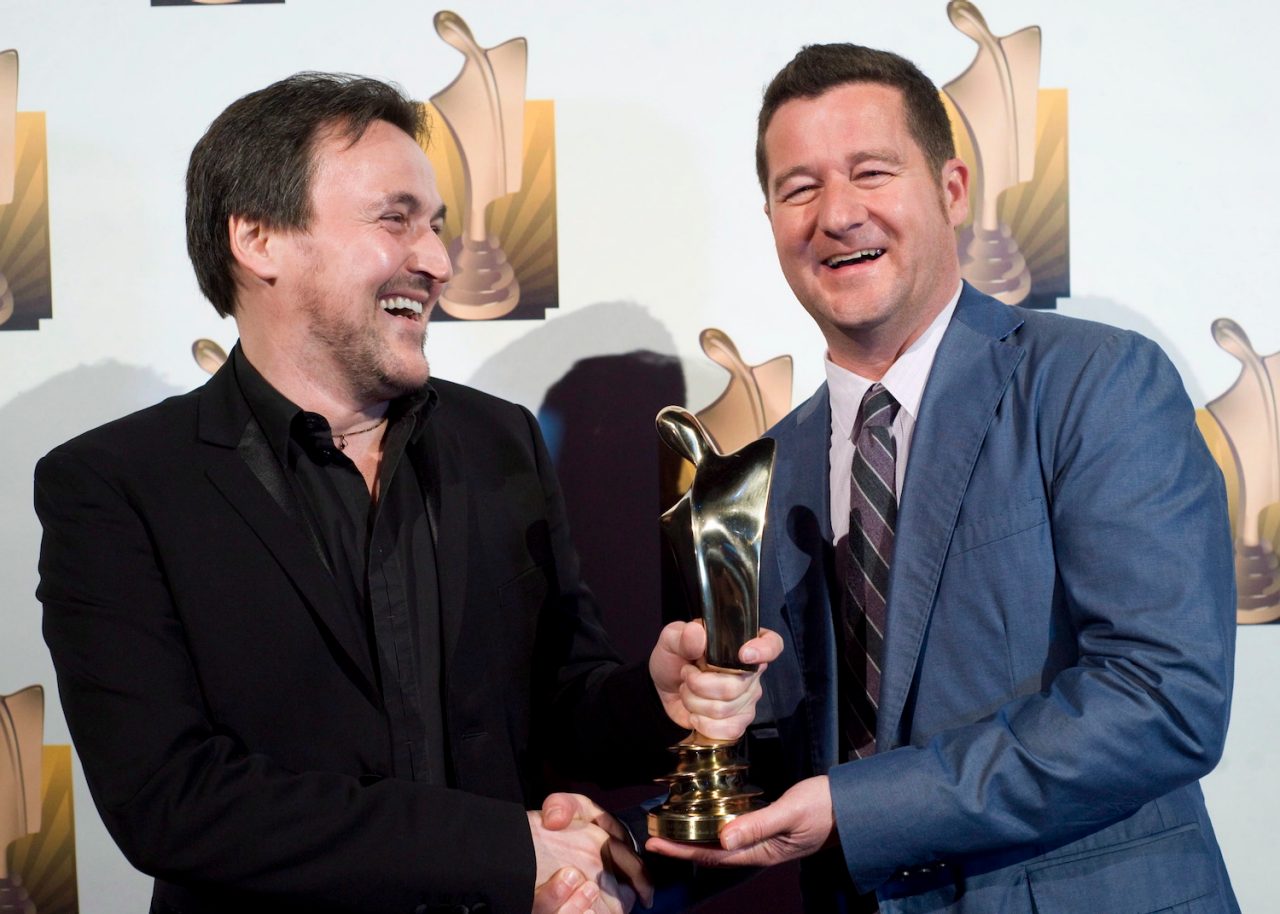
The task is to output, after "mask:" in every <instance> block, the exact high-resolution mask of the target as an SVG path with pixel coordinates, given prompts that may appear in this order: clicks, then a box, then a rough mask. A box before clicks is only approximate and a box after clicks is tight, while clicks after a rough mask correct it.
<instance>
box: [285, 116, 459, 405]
mask: <svg viewBox="0 0 1280 914" xmlns="http://www.w3.org/2000/svg"><path fill="white" fill-rule="evenodd" d="M314 161H315V170H314V174H313V176H312V179H311V210H312V212H311V220H310V223H309V224H308V226H307V228H306V230H305V231H295V232H289V233H287V234H286V235H285V238H284V241H283V247H284V251H283V252H282V254H283V256H282V268H281V271H280V274H279V277H278V282H279V283H280V284H281V289H280V291H281V292H282V293H284V297H285V298H287V300H289V301H290V302H291V308H290V312H291V313H290V314H288V315H286V316H285V319H286V320H293V321H298V322H299V323H298V326H297V330H298V331H299V332H300V343H299V347H300V349H301V350H302V351H301V352H300V353H299V356H300V359H301V361H302V362H303V364H305V365H306V366H307V370H308V372H309V373H313V374H317V376H321V375H322V376H324V379H325V380H326V381H329V382H331V383H332V384H333V385H334V386H336V387H339V388H345V389H346V390H347V391H348V392H349V393H350V394H351V395H352V396H353V397H354V398H356V399H357V400H361V401H364V402H369V401H381V400H390V399H392V398H394V397H396V396H399V395H400V394H403V393H407V392H410V391H413V390H416V389H418V388H419V387H421V386H422V385H423V384H425V383H426V381H427V377H428V369H427V359H426V355H425V354H424V352H423V346H424V343H425V340H426V332H427V331H426V327H427V319H428V317H429V316H430V312H431V309H432V307H433V306H434V305H435V303H436V301H437V300H438V299H439V297H440V293H441V292H442V291H443V289H444V285H445V283H446V282H448V280H449V278H450V276H451V268H450V264H449V255H448V252H447V251H446V250H445V246H444V244H443V242H442V241H441V240H440V236H439V233H440V230H441V228H442V227H443V224H444V204H443V202H442V201H441V199H440V194H439V192H438V190H437V189H436V181H435V174H434V173H433V172H432V169H431V165H430V163H429V162H428V161H427V157H426V156H425V155H424V154H423V152H422V150H421V148H419V146H418V144H417V143H416V142H415V141H414V140H413V138H411V137H410V136H409V135H408V134H406V133H404V131H402V130H400V129H399V128H397V127H395V126H393V125H391V124H389V123H387V122H386V121H374V122H373V123H372V124H370V125H369V127H368V129H367V130H366V131H365V133H364V135H363V136H361V137H360V139H359V140H357V141H356V142H355V143H354V144H353V143H350V140H349V139H348V138H347V137H345V136H343V135H342V134H341V133H340V132H332V131H330V132H327V133H326V134H325V135H322V137H321V138H320V139H319V140H318V141H317V143H316V148H315V152H314Z"/></svg>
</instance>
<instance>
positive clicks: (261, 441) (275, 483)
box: [198, 363, 376, 694]
mask: <svg viewBox="0 0 1280 914" xmlns="http://www.w3.org/2000/svg"><path fill="white" fill-rule="evenodd" d="M198 422H199V435H200V439H201V441H202V442H203V443H204V444H205V445H206V447H205V449H204V450H205V456H206V473H207V475H208V477H209V480H210V482H212V483H213V485H214V486H215V487H216V488H217V489H218V491H219V492H220V493H221V494H222V496H223V497H224V498H226V499H227V501H228V502H230V503H231V506H232V507H233V508H234V509H235V511H236V513H238V514H239V515H240V517H241V518H242V519H243V520H244V522H245V523H246V524H247V525H248V526H249V527H250V528H251V529H252V530H253V532H254V534H255V535H256V536H257V537H258V539H259V540H260V541H261V542H262V545H263V547H264V548H266V549H267V551H268V552H270V553H271V555H272V556H273V557H274V558H275V560H276V561H277V562H278V563H279V564H280V567H281V568H282V569H283V570H284V572H285V574H286V575H288V577H289V579H290V580H291V581H292V582H293V584H294V586H295V587H296V588H297V589H298V591H299V593H301V594H302V596H303V598H304V599H305V600H306V601H307V603H308V604H309V606H310V608H311V609H312V611H313V612H314V615H315V617H316V620H317V621H318V622H319V624H321V625H322V626H323V627H324V628H325V629H326V630H327V631H328V632H329V634H330V635H331V636H332V638H333V640H334V642H336V644H337V645H338V647H339V648H340V649H341V651H342V654H343V655H344V658H345V659H346V660H347V661H349V662H350V664H351V667H352V668H353V671H354V672H356V673H358V674H359V677H360V678H362V679H363V680H364V683H363V684H364V685H365V687H366V688H367V689H368V690H370V694H376V687H375V685H374V683H375V682H376V680H375V677H374V675H373V669H372V662H371V660H370V656H369V648H368V640H367V638H366V637H365V635H364V633H363V632H362V631H361V630H360V627H359V624H358V623H359V620H358V619H357V618H355V617H354V616H353V614H352V613H351V612H350V610H349V609H347V608H346V607H344V606H343V605H342V603H341V601H340V600H339V599H338V592H337V588H335V587H334V586H333V576H332V575H331V574H330V572H329V570H328V569H327V568H326V567H325V565H324V563H323V560H322V559H321V556H320V554H319V553H318V552H317V551H316V550H317V544H316V543H315V542H313V541H312V540H310V539H308V536H307V533H306V532H305V528H304V526H303V525H302V524H301V523H299V521H298V517H299V509H298V506H297V504H296V503H295V502H294V498H293V493H292V490H291V488H290V487H289V484H288V480H287V479H285V477H284V474H283V472H282V471H281V469H280V466H279V464H278V462H277V460H276V458H275V455H274V454H272V453H271V451H270V446H269V445H268V444H267V441H266V438H265V436H264V435H263V434H262V432H261V430H260V429H258V428H257V423H256V420H254V418H253V415H252V413H251V412H250V410H249V407H248V404H247V403H245V401H244V398H243V397H242V396H241V394H240V390H239V386H238V385H237V384H236V381H235V376H234V374H233V372H232V368H231V365H230V363H228V364H227V365H226V366H224V367H223V368H222V369H221V370H220V371H219V372H218V373H217V375H215V376H214V378H213V379H212V380H210V381H209V383H208V384H206V385H205V388H204V390H203V391H201V394H200V403H199V420H198Z"/></svg>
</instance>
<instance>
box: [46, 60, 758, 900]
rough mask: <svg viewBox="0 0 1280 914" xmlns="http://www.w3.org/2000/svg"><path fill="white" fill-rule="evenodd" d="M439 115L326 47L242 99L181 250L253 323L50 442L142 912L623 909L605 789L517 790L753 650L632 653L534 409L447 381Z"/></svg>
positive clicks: (612, 766) (708, 702)
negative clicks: (572, 527) (591, 568)
mask: <svg viewBox="0 0 1280 914" xmlns="http://www.w3.org/2000/svg"><path fill="white" fill-rule="evenodd" d="M422 126H423V125H422V123H421V113H420V109H419V108H418V107H417V106H416V105H414V104H413V103H411V102H409V101H408V100H406V99H405V98H404V97H403V96H402V95H401V94H400V93H399V92H398V91H396V90H395V89H393V88H391V87H389V86H387V85H385V84H383V83H379V82H376V81H373V80H367V79H360V78H354V77H346V76H333V75H326V74H299V75H297V76H294V77H291V78H289V79H286V80H283V81H281V82H279V83H276V84H274V85H272V86H270V87H268V88H267V89H264V90H261V91H259V92H255V93H252V94H250V95H248V96H246V97H245V98H243V99H240V100H239V101H237V102H235V103H234V104H233V105H232V106H231V107H230V108H228V109H227V110H226V111H225V112H223V114H221V115H220V116H219V117H218V118H217V120H215V122H214V123H213V124H212V125H211V127H210V128H209V130H208V132H207V133H206V134H205V136H204V137H203V138H202V139H201V140H200V142H199V143H198V144H197V146H196V148H195V150H194V152H193V153H192V157H191V164H190V168H189V171H188V176H187V192H188V200H187V231H188V247H189V251H190V253H191V258H192V262H193V264H194V265H195V269H196V274H197V277H198V279H199V282H200V287H201V289H202V291H203V292H204V293H205V294H206V295H207V296H208V297H209V299H210V300H211V301H212V302H213V304H214V307H215V308H216V309H217V310H218V311H219V313H221V314H223V315H227V314H231V315H233V316H234V317H235V319H236V322H237V325H238V328H239V331H240V344H239V345H237V346H236V348H235V350H234V351H233V352H232V355H231V357H230V359H229V360H228V363H227V364H226V365H225V366H224V367H223V369H222V370H221V371H219V372H218V374H217V375H216V376H215V377H214V378H213V379H212V380H210V381H209V383H208V384H206V385H205V386H204V387H203V388H202V389H200V390H197V391H194V392H192V393H190V394H187V395H185V396H181V397H175V398H173V399H170V400H167V401H165V402H163V403H161V404H159V405H157V406H154V407H152V408H150V409H147V410H143V411H142V412H139V413H136V414H134V415H132V416H128V417H126V418H124V419H121V420H118V421H116V422H113V423H110V424H108V425H106V426H104V427H102V428H99V429H97V430H95V431H92V432H89V433H87V434H85V435H82V436H80V437H79V438H77V439H75V440H73V441H71V442H69V443H67V444H65V445H63V446H61V447H59V448H57V449H55V450H54V451H53V452H52V453H51V454H49V455H48V456H47V457H46V458H44V459H43V460H42V461H41V462H40V464H39V466H38V467H37V469H36V507H37V511H38V513H39V515H40V519H41V522H42V523H43V525H44V530H45V536H44V541H43V545H42V549H41V560H40V572H41V581H40V588H39V597H40V599H41V601H42V602H43V603H44V606H45V623H44V624H45V638H46V640H47V641H48V644H49V647H50V650H51V652H52V655H53V659H54V663H55V666H56V668H57V672H58V685H59V690H60V693H61V697H62V702H63V707H64V709H65V711H66V716H67V721H68V724H69V726H70V728H71V732H72V736H73V738H74V740H75V743H76V748H77V750H78V752H79V755H80V758H81V761H82V763H83V765H84V769H85V773H86V777H87V779H88V782H89V786H90V789H91V791H92V793H93V796H94V800H95V802H96V804H97V806H98V809H99V811H100V812H101V814H102V816H103V819H104V820H105V822H106V824H107V827H108V829H109V830H110V831H111V833H112V835H113V837H114V838H115V840H116V841H117V842H118V843H119V845H120V847H121V849H122V850H123V851H124V853H125V854H126V855H127V857H128V858H129V860H130V861H131V862H132V863H133V864H134V865H135V866H137V867H138V868H139V869H141V870H143V871H145V872H148V873H151V874H153V875H154V876H155V877H156V887H155V893H154V898H153V903H152V910H153V911H158V912H169V911H181V912H184V914H186V912H214V911H217V912H227V911H234V912H267V911H271V912H281V911H328V910H334V911H404V912H413V911H418V912H425V911H446V910H447V911H476V912H479V911H493V912H509V911H510V912H514V911H521V912H523V911H529V910H530V909H531V908H532V909H533V910H537V911H551V910H555V909H557V908H559V909H562V910H564V911H578V910H586V909H591V910H594V911H599V912H602V914H603V912H606V911H618V910H621V909H623V908H625V907H628V906H629V904H630V902H631V900H633V899H634V897H635V893H636V892H638V893H640V894H641V895H642V896H643V895H645V894H647V891H648V888H647V882H646V881H645V878H644V876H643V875H642V873H641V872H640V867H639V863H638V860H637V859H636V858H635V857H634V855H633V854H632V852H631V849H630V846H629V844H626V843H624V841H622V840H621V838H622V837H623V835H624V833H623V832H622V831H620V827H619V826H618V825H617V823H616V822H614V821H613V820H611V819H610V818H608V817H607V816H605V815H604V814H603V813H601V812H600V811H599V810H598V809H595V808H594V807H593V806H591V804H590V803H589V801H587V800H585V799H584V798H569V799H568V801H567V808H569V809H573V810H576V811H577V815H575V816H574V817H573V819H572V821H568V820H569V818H570V817H569V816H568V815H566V814H565V812H564V811H565V809H566V806H565V805H564V804H563V803H562V805H561V806H560V807H559V811H558V813H557V814H556V815H554V816H552V815H550V814H549V815H548V819H549V820H552V819H554V820H556V821H554V826H555V827H554V828H552V827H551V823H550V822H545V823H544V821H543V817H542V816H541V814H540V813H539V812H537V811H528V810H529V809H530V808H531V807H535V808H536V806H537V804H538V803H539V802H540V801H541V800H542V799H543V797H544V795H545V787H544V786H543V783H542V781H543V774H544V771H545V770H546V768H547V766H548V765H549V764H550V765H554V766H556V767H557V768H558V769H559V770H562V771H564V772H565V773H568V774H572V775H586V776H592V777H595V778H597V779H608V780H615V781H621V780H624V779H630V778H639V777H645V776H649V775H652V774H654V773H659V772H660V771H661V769H662V768H663V767H664V765H665V764H666V760H665V752H663V748H664V747H665V746H666V745H667V744H669V743H670V742H671V741H673V740H674V739H676V738H678V737H679V736H680V735H681V733H682V732H683V730H684V729H687V728H689V727H690V726H691V725H694V724H697V725H699V726H700V729H701V730H702V731H703V732H704V733H706V734H707V735H710V736H719V735H723V736H734V735H736V734H737V733H740V732H741V730H742V729H743V728H745V726H746V723H747V722H748V721H749V719H750V718H751V716H752V713H753V709H754V704H755V700H756V698H757V697H758V695H759V685H758V682H757V680H758V674H757V675H756V676H741V677H735V676H729V675H723V674H714V673H706V672H698V671H697V670H696V668H694V667H693V666H691V664H690V659H691V658H696V657H697V656H698V655H699V654H700V651H701V646H702V644H701V641H702V638H703V635H702V632H701V630H700V629H699V628H697V627H696V626H687V627H680V626H673V627H671V628H669V629H668V630H665V631H664V633H663V636H662V637H661V638H660V640H659V644H658V646H657V647H655V649H654V651H653V654H652V656H651V658H650V661H649V664H648V665H647V667H645V666H643V665H637V666H624V665H621V664H619V663H618V661H617V658H616V655H615V654H614V652H613V650H612V649H611V647H610V646H609V644H608V640H607V638H606V637H605V634H604V632H603V630H602V628H601V625H600V620H599V616H598V613H597V612H596V610H595V608H594V606H593V604H592V602H591V600H590V596H589V594H588V593H587V592H586V591H585V589H584V588H583V586H582V585H581V583H580V582H579V579H578V568H577V559H576V556H575V555H574V552H573V549H572V546H571V545H570V542H569V536H568V530H567V528H566V522H565V515H564V508H563V505H562V502H561V498H560V493H559V489H558V486H557V483H556V480H555V476H554V472H553V470H552V467H551V464H550V460H549V458H548V455H547V452H546V449H545V447H544V445H543V442H542V439H541V437H540V435H539V433H538V427H537V424H536V422H535V421H534V419H533V417H532V416H531V415H530V414H529V413H528V412H527V411H526V410H524V409H523V408H521V407H518V406H515V405H513V404H509V403H505V402H503V401H500V400H497V399H495V398H493V397H489V396H486V395H484V394H482V393H479V392H477V391H474V390H470V389H467V388H465V387H460V386H458V385H455V384H450V383H448V382H445V381H440V380H435V379H432V380H431V381H430V382H428V369H427V363H426V359H425V357H424V355H423V344H424V339H425V333H426V321H427V317H428V315H429V313H430V311H431V308H432V306H433V305H434V304H435V302H436V300H437V298H438V297H439V295H440V292H441V290H442V288H443V286H444V284H445V283H446V282H447V281H448V279H449V278H450V275H451V267H450V263H449V258H448V255H447V253H446V251H445V248H444V245H443V244H442V243H441V240H440V237H439V232H440V230H441V226H442V224H443V221H444V206H443V204H442V202H441V199H440V195H439V193H438V191H437V189H436V184H435V178H434V175H433V173H432V169H431V166H430V164H429V163H428V161H427V159H426V157H425V156H424V155H423V153H422V151H421V149H420V147H419V146H418V143H417V141H416V139H415V138H416V136H417V135H418V134H419V132H420V130H421V128H422ZM780 649H781V642H780V640H778V638H777V636H776V635H768V634H766V635H765V636H764V637H762V638H760V639H757V640H755V641H753V642H751V643H750V644H748V645H747V646H746V648H744V660H748V661H751V660H758V661H767V660H770V659H773V658H774V657H776V656H777V654H778V652H779V651H780ZM752 655H754V656H752ZM549 809H550V807H549ZM535 888H536V889H537V891H536V892H535Z"/></svg>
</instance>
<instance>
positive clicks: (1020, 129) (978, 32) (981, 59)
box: [942, 0, 1040, 305]
mask: <svg viewBox="0 0 1280 914" xmlns="http://www.w3.org/2000/svg"><path fill="white" fill-rule="evenodd" d="M947 16H948V17H949V18H950V19H951V24H952V25H954V26H955V27H956V28H957V29H959V30H960V31H961V32H963V33H964V34H965V35H968V36H969V37H970V38H972V39H973V40H974V41H975V42H977V45H978V52H977V54H976V55H974V58H973V63H971V64H970V65H969V68H968V69H967V70H965V71H964V72H963V73H961V74H960V75H959V76H957V77H956V78H955V79H953V80H952V81H951V82H949V83H947V84H946V85H945V86H943V87H942V91H943V92H945V93H946V94H947V96H948V97H949V98H950V99H951V101H952V102H953V103H954V104H955V106H956V110H957V111H958V112H959V113H960V118H961V120H963V121H964V126H965V128H966V129H967V130H968V132H969V137H970V139H971V140H972V141H973V150H974V154H975V155H976V157H977V161H976V162H975V163H974V178H975V180H976V183H977V189H976V192H975V193H974V194H973V196H972V198H971V199H972V200H973V224H972V226H970V228H968V229H966V230H965V231H964V232H963V233H962V235H961V238H960V268H961V272H962V273H963V274H964V278H965V279H967V280H968V281H969V282H971V283H973V285H974V286H976V287H977V288H978V289H980V290H982V291H983V292H985V293H987V294H988V295H990V296H992V297H993V298H997V299H999V300H1000V301H1002V302H1004V303H1005V304H1006V305H1016V304H1018V302H1020V301H1022V300H1023V299H1025V298H1026V297H1027V295H1028V293H1030V291H1031V271H1030V270H1028V269H1027V261H1026V258H1024V257H1023V256H1022V252H1021V251H1019V250H1018V242H1017V241H1016V240H1015V239H1014V237H1013V233H1012V232H1011V231H1010V229H1009V226H1008V225H1006V224H1004V223H1002V222H1001V221H1000V213H999V209H998V206H997V204H998V202H999V198H1000V195H1001V194H1002V193H1004V192H1005V191H1006V190H1008V189H1009V188H1010V187H1013V186H1014V185H1015V184H1021V183H1023V182H1024V181H1030V180H1031V178H1032V177H1033V176H1034V174H1035V165H1036V101H1037V97H1038V94H1039V90H1040V28H1039V26H1030V27H1028V28H1025V29H1022V30H1020V31H1017V32H1013V33H1012V34H1009V35H1005V36H1004V37H1003V38H997V37H996V36H995V35H993V34H991V30H990V29H989V28H988V27H987V22H986V20H985V19H983V18H982V13H981V12H979V11H978V8H977V7H976V6H974V5H973V4H972V3H970V2H969V0H951V2H950V3H948V4H947Z"/></svg>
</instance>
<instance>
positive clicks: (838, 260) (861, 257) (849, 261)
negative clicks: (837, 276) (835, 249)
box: [822, 248, 884, 270]
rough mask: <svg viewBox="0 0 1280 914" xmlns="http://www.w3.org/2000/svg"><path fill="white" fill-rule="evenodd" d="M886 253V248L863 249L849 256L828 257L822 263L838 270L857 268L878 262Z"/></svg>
mask: <svg viewBox="0 0 1280 914" xmlns="http://www.w3.org/2000/svg"><path fill="white" fill-rule="evenodd" d="M883 253H884V248H863V249H862V250H860V251H852V252H850V253H848V254H836V255H835V256H834V257H828V258H827V259H826V260H824V261H822V264H823V266H826V267H830V268H831V269H833V270H838V269H840V268H841V267H850V266H856V265H858V264H860V263H870V262H871V261H873V260H877V259H878V258H879V257H880V255H882V254H883Z"/></svg>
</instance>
